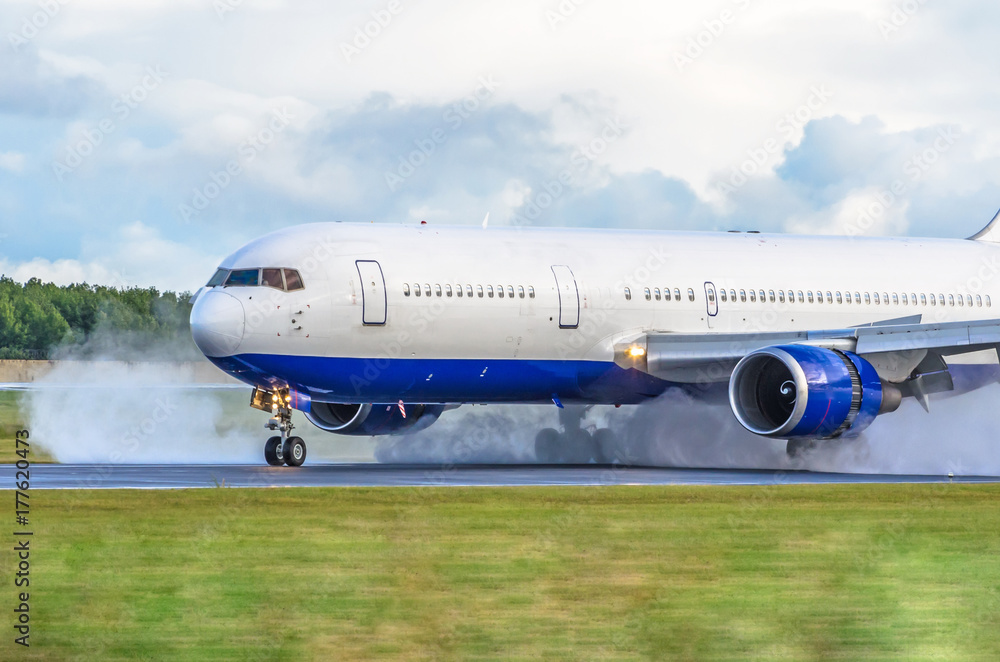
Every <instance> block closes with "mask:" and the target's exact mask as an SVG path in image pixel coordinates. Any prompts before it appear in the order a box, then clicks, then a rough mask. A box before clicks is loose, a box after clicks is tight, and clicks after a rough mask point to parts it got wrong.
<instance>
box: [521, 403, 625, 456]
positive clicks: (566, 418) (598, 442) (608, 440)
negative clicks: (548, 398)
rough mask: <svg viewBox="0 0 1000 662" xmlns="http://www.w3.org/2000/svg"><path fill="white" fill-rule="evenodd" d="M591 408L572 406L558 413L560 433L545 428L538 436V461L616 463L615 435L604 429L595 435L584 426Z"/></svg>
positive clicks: (536, 449) (536, 453) (536, 454)
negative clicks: (585, 417) (561, 429)
mask: <svg viewBox="0 0 1000 662" xmlns="http://www.w3.org/2000/svg"><path fill="white" fill-rule="evenodd" d="M589 409H590V407H589V406H570V407H563V408H561V409H560V410H559V424H560V425H561V426H562V428H563V432H562V433H560V432H559V431H558V430H556V429H554V428H545V429H544V430H542V431H541V432H539V433H538V435H537V436H536V437H535V459H537V460H538V461H539V462H542V463H545V464H556V463H566V464H587V463H588V462H590V461H591V460H593V461H594V462H596V463H597V464H607V463H609V462H611V461H612V460H614V446H615V437H614V433H612V432H611V430H608V429H607V428H601V429H599V430H597V431H595V432H594V433H593V434H591V433H590V432H588V431H587V430H586V429H585V428H584V427H583V426H582V423H583V417H584V416H585V415H586V414H587V410H589Z"/></svg>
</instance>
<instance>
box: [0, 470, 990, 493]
mask: <svg viewBox="0 0 1000 662" xmlns="http://www.w3.org/2000/svg"><path fill="white" fill-rule="evenodd" d="M15 471H16V469H15V467H13V466H11V465H5V466H0V489H14V487H15V475H14V474H15ZM30 471H31V476H30V478H31V480H30V486H31V488H32V489H126V488H137V489H176V488H206V487H223V486H224V487H371V486H448V485H452V486H475V485H479V486H527V485H582V486H587V485H592V486H599V485H804V484H841V483H843V484H846V483H946V482H949V480H952V481H953V482H956V483H1000V476H955V477H954V478H953V479H950V478H949V477H948V476H934V475H930V476H927V475H876V474H842V473H819V472H809V471H761V470H734V469H671V468H654V467H623V466H609V465H580V466H552V465H458V466H449V465H444V466H442V465H439V464H435V465H393V464H312V465H309V464H307V465H306V466H303V467H299V468H289V467H268V466H258V465H235V464H234V465H204V464H203V465H178V464H173V465H142V464H134V465H106V464H103V465H102V464H35V465H32V466H31V469H30Z"/></svg>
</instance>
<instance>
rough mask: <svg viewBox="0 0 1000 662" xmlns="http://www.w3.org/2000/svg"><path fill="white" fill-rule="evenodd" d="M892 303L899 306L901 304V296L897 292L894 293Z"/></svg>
mask: <svg viewBox="0 0 1000 662" xmlns="http://www.w3.org/2000/svg"><path fill="white" fill-rule="evenodd" d="M892 302H893V303H894V304H897V305H898V304H899V295H898V294H896V293H895V292H893V293H892Z"/></svg>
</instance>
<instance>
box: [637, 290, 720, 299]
mask: <svg viewBox="0 0 1000 662" xmlns="http://www.w3.org/2000/svg"><path fill="white" fill-rule="evenodd" d="M643 294H645V295H646V301H652V299H653V295H652V294H650V292H649V288H648V287H647V288H644V289H643ZM713 300H714V297H713Z"/></svg>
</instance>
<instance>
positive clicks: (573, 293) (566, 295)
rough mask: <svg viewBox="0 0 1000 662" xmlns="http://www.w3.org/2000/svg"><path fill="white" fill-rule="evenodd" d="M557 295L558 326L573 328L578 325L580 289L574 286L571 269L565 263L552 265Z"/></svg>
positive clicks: (574, 281)
mask: <svg viewBox="0 0 1000 662" xmlns="http://www.w3.org/2000/svg"><path fill="white" fill-rule="evenodd" d="M552 274H553V275H554V276H555V278H556V293H557V294H558V295H559V328H560V329H575V328H576V327H578V326H580V290H579V288H578V287H577V286H576V277H575V276H574V275H573V270H572V269H570V268H569V267H568V266H566V265H565V264H557V265H553V267H552Z"/></svg>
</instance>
